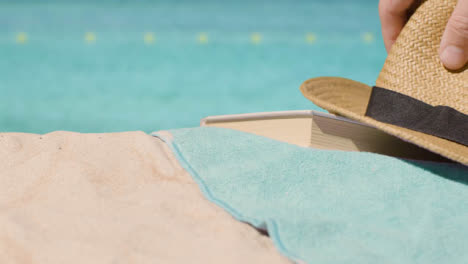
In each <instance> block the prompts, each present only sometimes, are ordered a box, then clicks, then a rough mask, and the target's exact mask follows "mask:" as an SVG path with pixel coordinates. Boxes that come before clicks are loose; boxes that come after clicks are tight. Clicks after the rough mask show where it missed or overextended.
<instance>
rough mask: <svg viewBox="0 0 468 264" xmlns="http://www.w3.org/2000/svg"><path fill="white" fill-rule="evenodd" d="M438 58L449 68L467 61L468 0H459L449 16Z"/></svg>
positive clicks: (451, 68) (460, 65)
mask: <svg viewBox="0 0 468 264" xmlns="http://www.w3.org/2000/svg"><path fill="white" fill-rule="evenodd" d="M439 55H440V60H441V61H442V63H443V64H444V66H445V67H446V68H448V69H450V70H458V69H460V68H462V67H463V66H464V65H465V64H466V63H467V61H468V0H459V1H458V3H457V6H456V7H455V10H454V11H453V14H452V16H451V17H450V19H449V21H448V23H447V27H446V29H445V32H444V35H443V36H442V42H441V43H440V49H439Z"/></svg>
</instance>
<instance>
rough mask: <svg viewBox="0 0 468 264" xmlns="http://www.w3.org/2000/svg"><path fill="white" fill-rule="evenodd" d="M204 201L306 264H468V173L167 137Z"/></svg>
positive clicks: (234, 137) (201, 135)
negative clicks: (256, 231) (244, 223)
mask: <svg viewBox="0 0 468 264" xmlns="http://www.w3.org/2000/svg"><path fill="white" fill-rule="evenodd" d="M154 135H155V136H157V137H159V138H161V139H163V140H164V141H165V142H166V143H167V144H168V146H169V147H170V148H171V149H172V151H173V152H174V154H175V155H176V157H177V159H178V160H179V162H180V163H181V165H182V167H184V168H185V169H186V170H187V171H188V172H189V173H190V174H191V175H192V177H193V178H194V179H195V181H196V182H197V183H198V185H199V187H200V188H201V190H202V192H203V193H204V195H205V197H207V198H208V199H209V200H211V201H212V202H213V203H214V204H216V205H218V206H220V207H221V208H223V209H224V210H226V211H227V212H229V213H230V214H231V215H233V216H234V217H235V218H236V219H238V220H240V221H244V222H248V223H250V224H252V225H253V226H255V227H257V228H259V229H264V230H266V231H267V233H268V234H269V236H271V238H272V240H273V241H274V243H275V245H276V247H277V248H278V249H279V250H280V251H281V253H282V254H284V255H285V256H287V257H289V258H290V259H291V260H294V261H296V262H300V263H321V264H327V263H360V264H363V263H372V264H374V263H400V264H401V263H411V264H415V263H421V264H430V263H434V264H435V263H468V185H467V184H468V169H467V167H464V166H463V165H460V164H449V163H431V162H423V161H410V160H403V159H398V158H394V157H389V156H383V155H378V154H371V153H363V152H344V151H329V150H316V149H311V148H305V147H299V146H295V145H290V144H287V143H283V142H279V141H275V140H272V139H268V138H264V137H260V136H256V135H253V134H248V133H244V132H240V131H235V130H230V129H223V128H214V127H200V128H190V129H178V130H170V131H161V132H158V133H155V134H154Z"/></svg>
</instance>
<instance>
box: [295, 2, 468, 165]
mask: <svg viewBox="0 0 468 264" xmlns="http://www.w3.org/2000/svg"><path fill="white" fill-rule="evenodd" d="M456 3H457V0H427V1H425V2H424V3H423V4H422V5H421V6H420V7H419V8H418V9H417V10H416V12H415V13H414V14H413V15H412V16H411V18H410V20H409V21H408V23H407V24H406V26H405V27H404V28H403V30H402V32H401V33H400V35H399V37H398V39H397V41H396V43H395V44H394V45H393V47H392V50H391V51H390V53H389V55H388V57H387V60H386V61H385V64H384V67H383V69H382V71H381V72H380V75H379V77H378V79H377V82H376V86H374V87H370V86H367V85H365V84H362V83H359V82H355V81H352V80H348V79H343V78H336V77H320V78H315V79H310V80H307V81H306V82H304V83H303V84H302V86H301V91H302V93H303V94H304V96H305V97H306V98H308V99H309V100H311V101H312V102H314V103H315V104H316V105H318V106H320V107H322V108H325V109H326V110H328V111H330V112H332V113H334V114H337V115H341V116H345V117H348V118H351V119H354V120H358V121H360V122H363V123H366V124H369V125H371V126H374V127H376V128H378V129H380V130H382V131H384V132H386V133H389V134H391V135H394V136H397V137H399V138H401V139H403V140H405V141H408V142H411V143H414V144H416V145H418V146H420V147H423V148H426V149H428V150H430V151H433V152H435V153H438V154H440V155H442V156H445V157H447V158H449V159H451V160H454V161H457V162H460V163H463V164H464V165H468V147H467V146H468V116H467V113H468V71H467V66H465V67H464V68H463V69H461V70H459V71H456V72H455V71H449V70H447V69H446V68H445V67H444V66H443V65H442V63H441V62H440V61H439V55H438V52H437V51H438V48H439V44H440V41H441V38H442V34H443V32H444V29H445V26H446V24H447V21H448V19H449V17H450V15H451V13H452V11H453V9H454V7H455V5H456Z"/></svg>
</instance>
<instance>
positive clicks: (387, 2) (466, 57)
mask: <svg viewBox="0 0 468 264" xmlns="http://www.w3.org/2000/svg"><path fill="white" fill-rule="evenodd" d="M421 2H422V1H421V0H380V2H379V14H380V21H381V23H382V35H383V38H384V43H385V48H386V49H387V52H388V51H390V48H391V47H392V45H393V43H395V40H396V39H397V37H398V35H399V34H400V31H401V29H402V28H403V26H404V25H405V23H406V22H407V21H408V18H409V17H410V16H411V14H412V13H413V12H414V10H415V9H416V8H417V7H418V6H419V5H420V4H421ZM439 56H440V60H441V61H442V63H443V64H444V66H445V67H446V68H448V69H450V70H458V69H460V68H462V67H463V66H464V65H465V64H466V63H467V61H468V0H458V2H457V5H456V7H455V10H454V11H453V13H452V15H451V17H450V19H449V21H448V23H447V27H446V28H445V31H444V34H443V36H442V41H441V43H440V47H439Z"/></svg>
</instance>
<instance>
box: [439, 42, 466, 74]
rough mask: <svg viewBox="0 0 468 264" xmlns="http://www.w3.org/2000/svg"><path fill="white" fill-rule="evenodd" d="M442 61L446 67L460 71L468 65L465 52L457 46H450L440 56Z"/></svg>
mask: <svg viewBox="0 0 468 264" xmlns="http://www.w3.org/2000/svg"><path fill="white" fill-rule="evenodd" d="M440 60H441V61H442V63H443V64H444V66H445V67H447V68H449V69H451V70H458V69H460V68H461V67H463V66H464V65H465V63H466V57H465V52H464V51H463V49H461V48H459V47H457V46H448V47H446V48H445V49H444V50H443V51H442V53H441V54H440Z"/></svg>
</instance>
